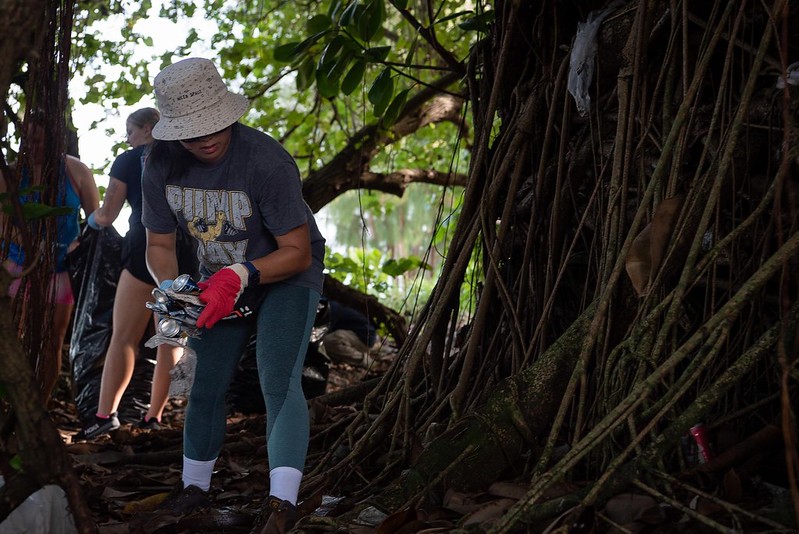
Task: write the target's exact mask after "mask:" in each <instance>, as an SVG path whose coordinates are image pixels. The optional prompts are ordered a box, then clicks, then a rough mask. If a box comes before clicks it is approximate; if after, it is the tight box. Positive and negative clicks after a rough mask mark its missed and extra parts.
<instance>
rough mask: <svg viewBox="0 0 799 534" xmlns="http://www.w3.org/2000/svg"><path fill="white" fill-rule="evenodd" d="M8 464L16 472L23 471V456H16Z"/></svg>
mask: <svg viewBox="0 0 799 534" xmlns="http://www.w3.org/2000/svg"><path fill="white" fill-rule="evenodd" d="M8 463H9V465H10V466H11V467H12V468H13V469H14V470H16V471H22V456H20V455H19V454H15V455H14V456H13V457H12V458H11V460H9V462H8Z"/></svg>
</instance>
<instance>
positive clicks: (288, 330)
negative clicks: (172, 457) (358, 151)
mask: <svg viewBox="0 0 799 534" xmlns="http://www.w3.org/2000/svg"><path fill="white" fill-rule="evenodd" d="M153 85H154V88H155V95H156V99H157V102H158V107H159V109H160V111H161V120H160V121H159V122H158V123H157V124H156V125H155V127H154V128H153V137H154V138H155V139H156V140H157V141H156V142H155V143H154V145H153V149H152V152H151V155H150V159H149V160H148V162H147V167H146V168H145V171H144V176H143V179H142V187H143V192H144V202H143V212H142V222H143V223H144V226H145V228H146V229H147V241H148V242H147V263H148V267H149V269H150V272H151V273H152V274H153V277H154V278H155V279H156V281H157V282H159V285H160V286H161V287H162V288H163V287H168V286H169V284H170V283H171V281H172V280H174V279H175V278H176V277H177V276H178V275H179V274H181V273H179V272H178V265H177V261H176V256H175V231H176V229H177V228H178V227H180V228H183V229H184V230H186V231H187V232H188V233H189V235H191V236H192V237H194V238H195V239H196V241H197V246H198V256H199V259H200V274H201V278H202V279H201V281H200V283H199V285H200V287H201V292H200V299H201V300H202V301H203V302H204V303H205V304H206V306H205V308H204V310H203V312H202V314H201V315H200V316H199V318H198V319H197V326H198V327H199V328H201V333H200V335H199V336H198V337H192V338H190V339H189V347H190V348H192V349H193V350H194V351H195V352H196V353H197V367H196V370H195V376H194V383H193V386H192V390H191V393H190V395H189V402H188V406H187V410H186V420H185V426H184V432H183V436H184V449H183V450H184V457H183V473H182V483H181V484H179V485H178V487H177V488H176V489H175V491H173V493H172V494H171V495H170V496H169V497H168V498H167V500H166V501H165V502H164V504H163V505H162V510H164V511H166V512H168V513H175V514H184V513H188V512H190V511H192V510H194V509H197V508H199V507H202V506H206V505H208V499H207V493H208V490H209V489H210V484H211V473H212V471H213V468H214V463H215V461H216V459H217V457H218V455H219V452H220V450H221V447H222V441H223V440H224V436H225V419H226V406H225V392H226V390H227V388H228V385H229V383H230V380H231V377H232V375H233V372H234V370H235V368H236V365H237V363H238V361H239V356H240V355H241V353H242V352H243V350H244V347H245V345H246V344H247V341H248V339H249V338H250V335H251V334H252V332H253V331H254V332H255V333H256V354H257V359H258V373H259V380H260V384H261V390H262V393H263V395H264V400H265V402H266V408H267V424H266V438H267V453H268V460H269V468H270V485H269V498H268V500H267V504H266V506H265V511H266V512H267V513H266V514H264V515H263V517H266V516H267V514H268V520H267V522H266V525H265V527H264V530H263V532H285V531H286V530H288V529H289V528H291V526H292V525H293V523H294V521H295V518H296V503H297V496H298V493H299V486H300V482H301V479H302V471H303V468H304V465H305V456H306V453H307V448H308V435H309V421H308V409H307V405H306V401H305V398H304V395H303V392H302V388H301V383H300V379H301V374H302V365H303V358H304V355H305V352H306V348H307V346H308V339H309V336H310V332H311V327H312V326H313V322H314V318H315V314H316V305H317V302H318V301H319V296H320V294H321V292H322V280H323V274H322V270H323V259H324V242H325V241H324V238H323V237H322V235H321V233H320V232H319V230H318V228H317V226H316V222H315V221H314V217H313V213H312V212H311V210H310V208H308V206H307V204H306V203H305V201H304V200H303V197H302V184H301V180H300V175H299V170H298V169H297V165H296V163H295V162H294V160H293V159H292V157H291V156H290V155H289V154H288V153H287V152H286V151H285V150H284V149H283V147H282V146H280V144H279V143H278V142H277V141H275V140H274V139H272V138H271V137H269V136H268V135H266V134H264V133H262V132H259V131H257V130H255V129H253V128H250V127H247V126H244V125H243V124H240V123H239V122H238V120H239V119H240V118H241V117H242V116H243V115H244V113H245V112H246V110H247V107H248V101H247V99H246V98H245V97H244V96H241V95H237V94H235V93H232V92H230V91H228V89H227V87H226V85H225V83H224V82H223V80H222V78H221V76H220V75H219V73H218V72H217V70H216V67H215V66H214V64H213V63H212V62H211V61H210V60H207V59H202V58H189V59H185V60H182V61H179V62H177V63H174V64H173V65H170V66H168V67H166V68H165V69H164V70H162V71H161V72H160V73H159V74H158V76H156V78H155V80H154V84H153ZM240 298H241V300H239V299H240ZM245 299H246V300H248V302H250V303H251V304H250V306H251V308H252V309H253V313H252V314H250V315H249V316H245V317H240V318H235V319H232V318H230V314H231V312H232V311H233V309H234V305H235V304H236V302H237V301H238V302H239V303H240V304H241V302H242V301H244V300H245ZM270 512H271V514H270ZM256 531H261V530H260V526H259V527H257V529H256Z"/></svg>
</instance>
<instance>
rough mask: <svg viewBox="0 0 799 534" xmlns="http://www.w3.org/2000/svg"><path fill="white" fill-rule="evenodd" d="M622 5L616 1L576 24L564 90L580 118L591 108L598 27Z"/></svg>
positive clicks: (591, 13)
mask: <svg viewBox="0 0 799 534" xmlns="http://www.w3.org/2000/svg"><path fill="white" fill-rule="evenodd" d="M622 3H623V2H621V1H619V0H617V1H615V2H613V3H612V4H611V5H610V6H608V7H606V8H605V9H597V10H594V11H592V12H590V13H589V14H588V19H587V20H586V21H585V22H579V23H577V34H576V35H575V36H574V44H573V45H572V51H571V57H570V58H569V80H568V83H567V85H566V88H567V89H568V91H569V93H571V95H572V96H573V97H574V103H575V104H577V111H578V112H579V113H580V116H582V117H585V115H586V114H587V113H588V110H589V109H590V108H591V94H590V87H591V81H592V80H593V79H594V63H595V61H594V60H595V58H596V36H597V34H598V33H599V26H600V25H601V24H602V21H603V20H605V18H606V17H607V16H608V15H610V14H611V13H612V12H613V11H615V10H616V9H617V8H618V7H619V6H620V5H622Z"/></svg>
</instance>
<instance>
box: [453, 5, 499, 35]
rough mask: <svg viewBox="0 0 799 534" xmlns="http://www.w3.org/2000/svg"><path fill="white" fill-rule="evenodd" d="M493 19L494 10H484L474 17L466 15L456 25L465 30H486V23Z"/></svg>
mask: <svg viewBox="0 0 799 534" xmlns="http://www.w3.org/2000/svg"><path fill="white" fill-rule="evenodd" d="M493 21H494V11H493V10H492V11H484V12H483V13H480V14H479V15H475V16H474V17H467V18H466V19H464V20H463V22H461V23H459V24H458V27H459V28H460V29H462V30H466V31H479V32H483V33H485V32H487V31H488V25H489V24H490V23H491V22H493Z"/></svg>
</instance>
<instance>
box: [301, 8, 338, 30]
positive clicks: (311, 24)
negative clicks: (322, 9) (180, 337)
mask: <svg viewBox="0 0 799 534" xmlns="http://www.w3.org/2000/svg"><path fill="white" fill-rule="evenodd" d="M332 23H333V21H332V20H330V17H329V16H327V15H325V14H323V13H320V14H318V15H314V16H313V17H311V18H310V19H308V23H307V24H306V27H307V28H308V33H319V32H323V31H325V30H329V29H330V26H331V24H332Z"/></svg>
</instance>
